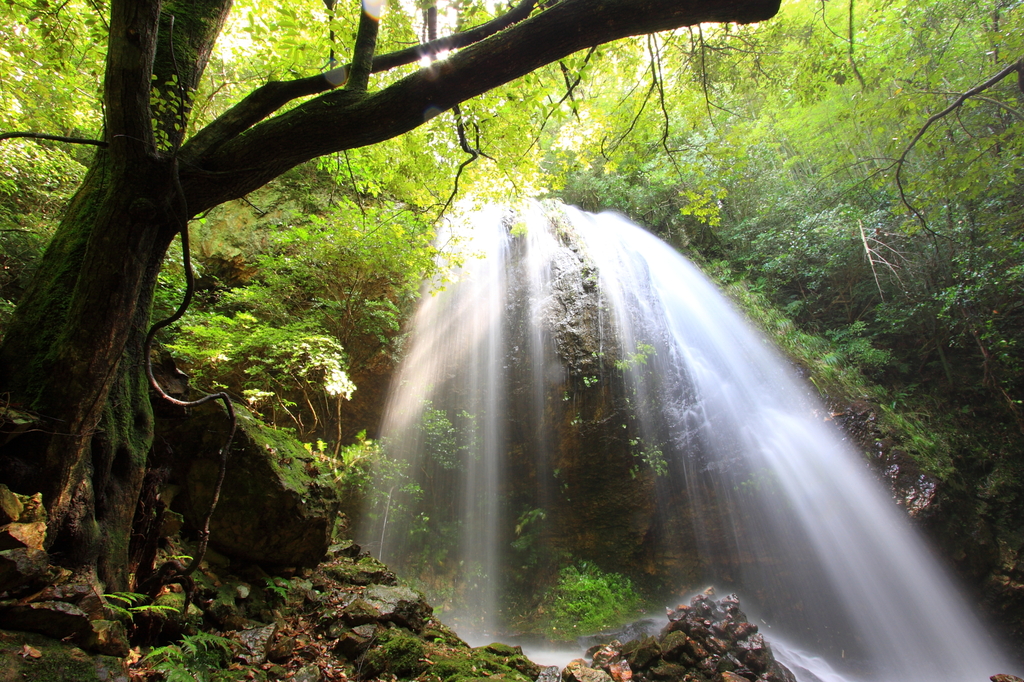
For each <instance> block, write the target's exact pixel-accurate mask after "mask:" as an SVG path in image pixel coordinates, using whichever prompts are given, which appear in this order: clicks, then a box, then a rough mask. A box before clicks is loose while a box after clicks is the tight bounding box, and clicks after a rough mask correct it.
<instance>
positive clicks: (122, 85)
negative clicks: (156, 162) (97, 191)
mask: <svg viewBox="0 0 1024 682" xmlns="http://www.w3.org/2000/svg"><path fill="white" fill-rule="evenodd" d="M159 17H160V0H120V1H119V2H118V1H116V2H114V3H112V5H111V7H110V38H109V44H108V47H107V68H106V78H105V79H104V83H103V104H104V109H105V111H106V130H107V139H108V141H109V142H110V143H111V152H112V153H113V155H114V158H115V159H118V160H122V161H123V160H124V159H125V158H126V157H127V156H138V155H140V154H147V153H150V152H151V151H152V150H153V126H152V124H151V123H150V121H151V117H150V108H149V92H150V80H151V77H152V74H153V60H154V58H155V56H156V41H157V26H158V25H159Z"/></svg>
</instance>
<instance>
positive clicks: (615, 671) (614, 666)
mask: <svg viewBox="0 0 1024 682" xmlns="http://www.w3.org/2000/svg"><path fill="white" fill-rule="evenodd" d="M607 670H608V674H609V675H611V678H612V679H613V680H615V682H630V680H632V679H633V669H632V668H630V667H629V661H613V662H612V663H609V664H608V668H607Z"/></svg>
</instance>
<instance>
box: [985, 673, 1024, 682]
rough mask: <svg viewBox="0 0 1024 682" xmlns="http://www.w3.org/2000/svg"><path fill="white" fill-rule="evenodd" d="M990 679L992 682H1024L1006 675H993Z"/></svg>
mask: <svg viewBox="0 0 1024 682" xmlns="http://www.w3.org/2000/svg"><path fill="white" fill-rule="evenodd" d="M988 679H990V680H992V682H1024V680H1022V679H1021V678H1019V677H1015V676H1013V675H1005V674H999V675H993V676H992V677H990V678H988Z"/></svg>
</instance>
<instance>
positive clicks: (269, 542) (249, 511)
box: [162, 404, 339, 566]
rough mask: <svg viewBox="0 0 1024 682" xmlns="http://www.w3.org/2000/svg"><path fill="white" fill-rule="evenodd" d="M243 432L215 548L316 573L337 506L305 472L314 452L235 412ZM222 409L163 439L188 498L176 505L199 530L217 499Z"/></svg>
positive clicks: (211, 408) (205, 411) (205, 409)
mask: <svg viewBox="0 0 1024 682" xmlns="http://www.w3.org/2000/svg"><path fill="white" fill-rule="evenodd" d="M235 412H236V415H237V420H238V429H237V432H236V434H235V438H234V442H233V444H232V448H231V453H230V456H229V457H228V464H227V475H226V477H225V479H224V486H223V489H222V490H221V496H220V502H219V503H218V505H217V510H216V512H215V513H214V515H213V519H212V521H211V524H210V544H211V546H212V547H214V548H215V549H216V550H217V551H219V552H221V553H222V554H224V555H226V556H228V557H230V558H232V559H233V560H242V561H249V562H255V563H258V564H261V565H265V566H315V565H316V564H317V563H318V562H319V561H320V560H321V559H323V558H324V556H325V554H326V552H327V548H328V547H329V546H330V542H331V534H332V531H333V529H334V522H335V519H336V518H337V512H338V508H339V501H338V499H337V495H335V494H334V491H333V490H332V489H331V488H330V487H329V486H325V485H323V481H321V480H320V479H319V478H318V474H317V472H314V471H313V470H312V469H311V468H309V467H307V466H306V464H307V461H306V460H307V459H309V453H308V452H306V450H305V449H304V448H303V447H302V444H301V443H299V442H298V441H296V440H295V439H293V438H292V437H291V436H289V435H288V434H287V433H285V432H283V431H279V430H276V429H271V428H269V427H267V426H266V425H264V424H263V423H261V422H260V421H259V420H258V419H256V418H255V417H253V416H252V414H250V413H249V412H248V411H247V410H245V409H244V408H242V407H240V406H237V405H236V406H235ZM227 428H228V426H227V417H226V416H225V414H224V412H223V409H222V408H221V407H220V406H219V404H217V405H213V404H208V405H204V406H202V407H200V408H196V410H195V413H194V414H193V415H192V416H191V417H190V418H188V419H185V420H183V421H181V422H179V423H178V424H176V425H174V426H173V428H169V429H167V430H166V431H165V432H164V433H163V434H162V435H163V438H164V439H165V440H166V441H167V442H168V443H169V444H170V447H171V448H172V450H173V451H174V453H175V460H176V461H177V462H183V463H184V464H179V465H178V471H177V472H176V474H175V475H176V477H178V478H179V479H180V480H181V482H182V484H183V488H184V491H183V493H184V494H182V495H179V496H178V498H176V500H175V507H176V508H178V509H179V510H180V511H181V512H182V513H183V515H184V516H185V519H186V520H187V521H188V523H189V524H190V525H191V526H192V527H193V528H199V527H201V525H202V522H203V519H204V517H205V515H206V514H207V512H208V510H209V507H210V501H211V499H212V496H213V489H214V484H215V482H216V480H217V474H218V471H219V467H220V463H219V460H218V457H217V452H218V451H219V450H220V448H221V447H222V446H223V444H224V439H225V438H226V437H227Z"/></svg>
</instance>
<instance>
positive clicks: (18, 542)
mask: <svg viewBox="0 0 1024 682" xmlns="http://www.w3.org/2000/svg"><path fill="white" fill-rule="evenodd" d="M45 540H46V524H45V523H41V522H38V521H37V522H35V523H8V524H7V525H6V526H0V550H4V549H17V548H19V547H28V548H30V549H42V548H43V542H44V541H45Z"/></svg>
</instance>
